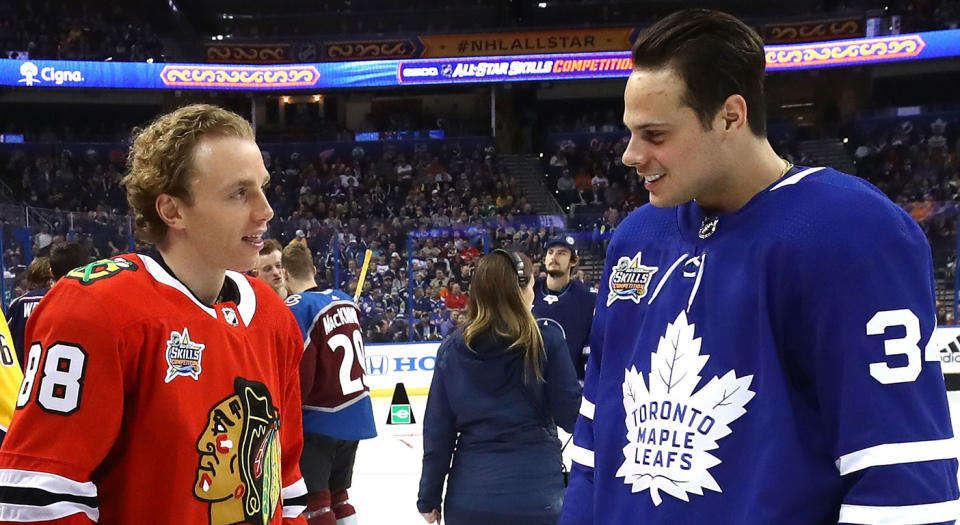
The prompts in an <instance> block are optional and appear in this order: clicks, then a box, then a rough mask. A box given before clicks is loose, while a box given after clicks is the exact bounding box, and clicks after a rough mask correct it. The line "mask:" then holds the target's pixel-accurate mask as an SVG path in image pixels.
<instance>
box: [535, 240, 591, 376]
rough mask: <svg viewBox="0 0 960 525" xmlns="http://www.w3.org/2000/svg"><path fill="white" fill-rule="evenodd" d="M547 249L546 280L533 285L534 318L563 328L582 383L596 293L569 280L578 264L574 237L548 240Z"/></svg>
mask: <svg viewBox="0 0 960 525" xmlns="http://www.w3.org/2000/svg"><path fill="white" fill-rule="evenodd" d="M544 248H546V250H547V253H546V255H545V256H544V259H543V266H544V268H546V270H547V278H546V279H543V280H540V281H537V282H536V284H534V288H533V290H534V293H535V299H534V301H533V316H534V317H535V318H536V319H537V322H538V323H540V324H541V325H542V324H544V323H547V324H553V325H555V326H556V327H557V328H559V329H560V332H561V333H562V334H563V338H564V339H565V340H566V342H567V349H568V350H569V351H570V359H571V360H572V361H573V368H574V370H576V371H577V379H579V380H580V381H581V382H583V370H584V368H586V366H587V356H588V355H589V354H590V346H589V345H590V323H591V321H592V320H593V307H594V304H595V303H596V302H597V292H596V291H595V290H591V289H590V288H589V287H587V286H586V285H585V284H583V283H582V282H580V281H578V280H575V279H571V278H570V273H571V272H572V270H573V269H574V268H576V267H577V263H578V262H579V256H578V255H577V247H576V241H574V239H573V237H570V236H562V237H553V238H550V239H547V242H546V243H545V245H544Z"/></svg>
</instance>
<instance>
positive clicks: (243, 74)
mask: <svg viewBox="0 0 960 525" xmlns="http://www.w3.org/2000/svg"><path fill="white" fill-rule="evenodd" d="M953 56H960V29H953V30H947V31H932V32H928V33H916V34H909V35H898V36H889V37H882V38H861V39H855V40H839V41H834V42H818V43H814V44H789V45H778V46H767V47H766V58H767V69H768V70H770V71H784V70H797V69H808V68H819V67H836V66H846V65H860V64H879V63H884V62H894V61H902V60H921V59H930V58H941V57H953ZM631 69H632V66H631V62H630V52H629V51H617V52H601V53H562V54H540V55H516V56H496V57H477V58H446V59H412V60H370V61H351V62H320V63H306V64H285V65H253V64H245V65H233V64H154V63H150V64H148V63H142V62H138V63H131V62H81V61H60V60H10V59H0V85H2V86H14V87H29V88H125V89H208V90H218V89H223V90H231V89H240V90H247V91H257V90H317V89H335V88H358V87H383V86H397V85H427V84H469V83H477V82H522V81H530V80H571V79H587V78H612V77H619V78H623V77H626V76H628V75H629V74H630V71H631Z"/></svg>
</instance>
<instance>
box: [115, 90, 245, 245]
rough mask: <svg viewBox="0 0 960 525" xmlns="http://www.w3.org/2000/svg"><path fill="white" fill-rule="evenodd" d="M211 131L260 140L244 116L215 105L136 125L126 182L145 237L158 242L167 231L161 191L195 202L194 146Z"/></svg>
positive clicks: (191, 107) (139, 230)
mask: <svg viewBox="0 0 960 525" xmlns="http://www.w3.org/2000/svg"><path fill="white" fill-rule="evenodd" d="M208 135H211V136H221V137H237V138H242V139H249V140H253V139H254V134H253V128H252V127H250V124H249V123H248V122H247V121H246V120H244V119H243V117H241V116H240V115H237V114H236V113H233V112H231V111H227V110H225V109H223V108H219V107H217V106H211V105H209V104H192V105H189V106H184V107H182V108H180V109H177V110H175V111H173V112H170V113H167V114H166V115H162V116H160V117H158V118H157V119H156V120H154V121H153V122H151V123H150V124H149V125H148V126H147V127H146V128H144V129H135V130H134V132H133V140H132V145H131V146H130V152H129V153H128V154H127V170H128V171H127V176H126V177H124V178H123V180H122V181H121V184H123V185H124V186H126V188H127V202H128V203H130V211H131V212H132V213H133V216H134V221H135V224H136V232H137V237H138V238H139V239H141V240H144V241H147V242H152V243H156V242H159V241H161V240H162V239H163V238H164V237H165V236H166V234H167V224H166V223H165V222H163V219H161V218H160V215H159V214H157V206H156V203H157V197H159V196H160V195H161V194H164V193H166V194H167V195H171V196H174V197H178V198H181V199H184V200H186V201H187V202H190V188H189V187H188V182H189V180H190V175H192V174H193V170H194V165H193V154H194V150H195V149H196V145H197V143H198V142H199V141H200V139H201V138H203V137H205V136H208Z"/></svg>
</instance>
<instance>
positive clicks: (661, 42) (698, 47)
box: [633, 9, 767, 137]
mask: <svg viewBox="0 0 960 525" xmlns="http://www.w3.org/2000/svg"><path fill="white" fill-rule="evenodd" d="M633 68H634V69H635V70H637V69H660V68H671V69H673V70H674V71H675V72H676V73H677V75H679V76H680V78H682V79H683V81H684V83H685V84H686V91H685V92H684V94H683V96H682V99H681V101H682V102H683V103H684V104H685V105H687V106H689V107H690V108H691V109H693V111H694V112H695V113H696V114H697V117H698V118H699V119H700V123H701V124H702V125H703V127H704V128H705V129H710V126H711V123H712V122H713V118H714V117H715V116H716V114H717V112H718V111H719V110H720V108H721V107H722V106H723V102H724V101H725V100H726V99H727V97H729V96H730V95H740V96H742V97H743V98H744V100H746V102H747V123H748V124H749V126H750V131H752V132H753V134H754V135H756V136H757V137H765V136H766V134H767V126H766V123H767V117H766V101H765V97H764V92H763V77H764V71H765V69H766V55H765V52H764V49H763V40H762V39H761V38H760V35H758V34H757V32H756V31H754V30H753V29H752V28H750V26H748V25H747V24H745V23H743V22H742V21H740V20H739V19H737V18H736V17H734V16H731V15H728V14H727V13H721V12H719V11H713V10H710V9H685V10H682V11H677V12H675V13H673V14H671V15H668V16H666V17H665V18H662V19H660V20H659V21H657V22H656V23H655V24H653V25H652V26H649V27H647V28H646V29H644V30H643V31H642V32H641V33H640V35H639V36H638V37H637V40H636V42H635V43H634V45H633Z"/></svg>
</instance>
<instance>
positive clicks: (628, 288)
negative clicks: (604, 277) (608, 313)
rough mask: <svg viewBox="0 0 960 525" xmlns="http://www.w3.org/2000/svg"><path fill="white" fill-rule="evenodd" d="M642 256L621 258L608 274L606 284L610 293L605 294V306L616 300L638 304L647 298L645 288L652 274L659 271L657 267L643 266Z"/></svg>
mask: <svg viewBox="0 0 960 525" xmlns="http://www.w3.org/2000/svg"><path fill="white" fill-rule="evenodd" d="M642 255H643V254H642V253H641V252H637V254H636V255H634V256H633V257H632V258H631V257H621V258H620V260H618V261H617V265H616V266H614V267H613V270H612V271H611V272H610V280H609V282H608V285H609V288H610V292H609V293H608V294H607V306H610V305H612V304H613V303H614V301H617V300H621V299H623V300H626V299H629V300H631V301H633V302H635V303H637V304H640V299H643V298H644V297H646V296H647V287H648V286H649V285H650V280H651V279H653V274H655V273H657V270H659V269H660V267H659V266H644V265H643V264H642V263H641V262H640V257H641V256H642Z"/></svg>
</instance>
